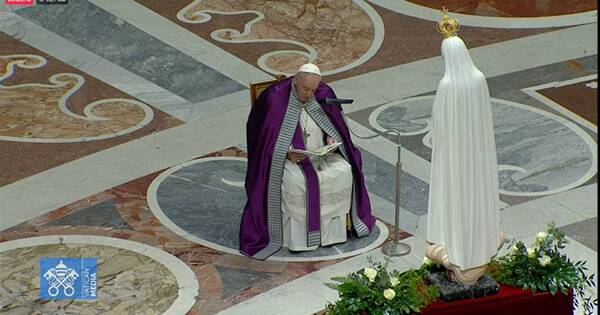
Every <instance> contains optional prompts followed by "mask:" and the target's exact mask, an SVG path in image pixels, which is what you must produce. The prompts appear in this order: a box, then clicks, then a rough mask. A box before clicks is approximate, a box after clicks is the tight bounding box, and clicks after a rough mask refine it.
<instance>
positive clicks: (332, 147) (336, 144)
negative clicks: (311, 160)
mask: <svg viewBox="0 0 600 315" xmlns="http://www.w3.org/2000/svg"><path fill="white" fill-rule="evenodd" d="M340 145H342V142H334V143H332V144H328V145H325V146H322V147H320V148H318V149H315V150H310V151H307V150H300V149H289V150H288V152H293V153H300V154H304V155H308V156H313V157H319V156H323V155H325V154H327V153H329V152H331V151H334V150H335V149H337V147H339V146H340Z"/></svg>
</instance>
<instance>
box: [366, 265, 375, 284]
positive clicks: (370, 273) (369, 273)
mask: <svg viewBox="0 0 600 315" xmlns="http://www.w3.org/2000/svg"><path fill="white" fill-rule="evenodd" d="M363 273H364V274H365V276H367V278H369V281H371V282H373V281H375V277H377V270H375V269H373V268H369V267H367V268H365V270H364V271H363Z"/></svg>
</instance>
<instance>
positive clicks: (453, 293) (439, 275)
mask: <svg viewBox="0 0 600 315" xmlns="http://www.w3.org/2000/svg"><path fill="white" fill-rule="evenodd" d="M427 278H428V280H429V281H430V282H431V283H432V284H434V285H435V286H437V287H438V288H439V290H440V298H441V299H442V300H444V301H446V302H450V301H455V300H463V299H472V298H477V297H483V296H488V295H492V294H496V293H498V290H499V288H500V286H499V285H498V283H496V281H495V280H494V279H492V278H491V277H490V276H488V275H487V274H486V275H483V276H482V277H481V278H479V280H478V281H477V282H476V283H474V284H470V285H467V284H462V283H459V282H456V281H453V280H452V279H450V278H449V277H448V271H447V270H442V271H437V272H432V273H430V274H428V275H427Z"/></svg>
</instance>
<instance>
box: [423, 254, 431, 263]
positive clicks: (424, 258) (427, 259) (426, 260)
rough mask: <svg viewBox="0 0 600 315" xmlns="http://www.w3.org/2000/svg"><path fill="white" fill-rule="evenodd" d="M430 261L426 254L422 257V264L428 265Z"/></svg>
mask: <svg viewBox="0 0 600 315" xmlns="http://www.w3.org/2000/svg"><path fill="white" fill-rule="evenodd" d="M431 263H432V261H431V259H429V258H427V256H425V257H423V265H429V264H431Z"/></svg>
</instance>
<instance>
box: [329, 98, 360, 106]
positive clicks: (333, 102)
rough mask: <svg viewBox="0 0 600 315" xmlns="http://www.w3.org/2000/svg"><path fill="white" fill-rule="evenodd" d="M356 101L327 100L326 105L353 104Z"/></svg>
mask: <svg viewBox="0 0 600 315" xmlns="http://www.w3.org/2000/svg"><path fill="white" fill-rule="evenodd" d="M353 102H354V100H351V99H348V98H329V97H327V98H325V105H335V104H339V105H341V104H352V103H353Z"/></svg>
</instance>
